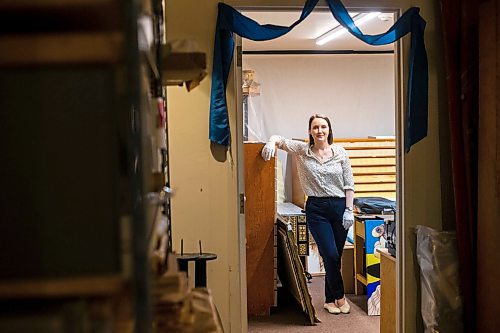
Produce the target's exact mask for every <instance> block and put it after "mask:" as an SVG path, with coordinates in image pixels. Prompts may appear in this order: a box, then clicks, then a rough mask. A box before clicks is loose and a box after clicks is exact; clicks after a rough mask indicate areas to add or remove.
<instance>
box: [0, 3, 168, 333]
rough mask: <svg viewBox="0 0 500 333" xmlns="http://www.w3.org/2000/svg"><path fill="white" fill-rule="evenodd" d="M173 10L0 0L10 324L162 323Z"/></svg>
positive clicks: (3, 273)
mask: <svg viewBox="0 0 500 333" xmlns="http://www.w3.org/2000/svg"><path fill="white" fill-rule="evenodd" d="M163 17H164V16H163V4H162V1H160V0H144V1H142V2H122V1H118V0H72V1H66V0H34V1H33V0H15V1H13V0H12V1H11V0H6V1H2V2H0V31H1V33H0V49H1V50H2V52H1V53H0V69H1V71H0V90H1V91H0V109H1V110H2V111H1V112H0V123H1V124H2V131H1V133H0V151H1V152H2V153H3V154H4V157H5V159H6V160H7V162H6V163H5V164H4V167H5V168H4V169H3V170H4V172H2V173H0V183H2V187H3V191H2V195H1V196H0V211H2V222H3V224H4V225H5V229H4V231H3V232H2V233H1V234H0V262H2V265H1V266H2V267H0V313H2V314H1V315H0V331H9V329H10V328H11V327H13V326H11V324H12V323H14V322H16V321H17V322H22V327H23V329H25V331H33V332H35V331H39V330H38V328H40V327H49V328H48V329H49V331H53V332H59V331H58V330H55V329H53V330H51V329H52V328H51V327H52V326H51V325H53V324H54V323H55V324H57V325H59V326H60V327H62V331H68V329H69V328H68V327H66V326H65V325H66V324H65V323H67V322H71V323H72V326H71V329H74V330H73V331H75V330H77V331H82V332H87V331H92V332H104V331H110V330H111V331H113V332H150V331H152V329H153V313H152V312H153V311H152V308H153V304H152V302H153V301H152V293H153V291H152V288H153V287H152V286H153V284H154V283H153V282H152V280H154V279H155V278H156V277H155V275H159V274H161V272H163V271H164V270H165V269H166V262H165V261H164V260H163V261H162V260H161V259H160V260H158V258H157V257H156V258H153V253H152V252H153V251H154V252H155V253H158V251H160V252H165V253H166V252H168V251H169V250H170V249H171V244H169V242H170V239H171V236H170V230H171V229H170V202H169V198H168V196H165V195H164V191H163V189H164V187H165V186H167V187H168V186H169V171H168V149H167V148H168V142H167V137H168V135H167V133H166V130H167V122H168V119H167V115H166V110H164V108H163V105H164V101H165V97H166V96H165V89H164V87H163V86H162V83H161V82H162V80H161V78H162V72H161V61H160V57H161V43H162V41H163V40H164V36H162V35H161V34H162V32H163V31H164V29H163V27H161V25H163ZM140 19H141V21H140ZM144 28H146V30H147V31H148V32H151V33H150V34H149V35H144V34H142V33H140V32H141V29H144ZM145 39H147V40H145ZM144 45H145V47H144ZM160 220H161V221H162V222H163V224H165V221H166V222H167V226H166V227H165V225H163V227H162V229H161V230H163V231H162V232H163V233H164V234H163V235H159V234H158V230H156V229H157V228H158V225H159V224H160V222H159V221H160ZM152 235H155V237H152ZM160 240H161V241H160ZM160 258H162V257H161V256H160ZM163 258H165V256H163ZM153 262H154V269H153V268H152V266H153ZM2 325H3V326H2ZM44 325H47V326H44ZM59 326H58V327H59ZM65 327H66V328H65Z"/></svg>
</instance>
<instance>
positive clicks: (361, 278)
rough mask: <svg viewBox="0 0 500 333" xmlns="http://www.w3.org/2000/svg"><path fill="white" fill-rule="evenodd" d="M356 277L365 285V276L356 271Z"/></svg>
mask: <svg viewBox="0 0 500 333" xmlns="http://www.w3.org/2000/svg"><path fill="white" fill-rule="evenodd" d="M356 279H357V280H358V281H359V282H361V283H362V284H364V285H365V286H366V277H364V276H363V275H361V274H359V273H358V274H356Z"/></svg>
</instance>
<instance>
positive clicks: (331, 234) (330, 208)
mask: <svg viewBox="0 0 500 333" xmlns="http://www.w3.org/2000/svg"><path fill="white" fill-rule="evenodd" d="M344 210H345V198H332V197H327V198H320V197H308V198H307V203H306V219H307V225H308V226H309V230H310V231H311V235H312V236H313V238H314V240H315V241H316V244H317V245H318V250H319V254H320V255H321V257H322V258H323V264H324V266H325V273H326V275H325V303H332V302H335V300H337V299H341V298H342V297H344V282H343V280H342V275H341V273H340V262H341V258H342V252H343V250H344V243H345V240H346V238H347V230H345V229H344V226H343V225H342V216H343V215H344Z"/></svg>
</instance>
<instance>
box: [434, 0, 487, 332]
mask: <svg viewBox="0 0 500 333" xmlns="http://www.w3.org/2000/svg"><path fill="white" fill-rule="evenodd" d="M441 15H442V20H443V36H444V55H445V68H446V83H447V89H448V113H449V119H450V137H451V140H450V141H451V161H452V179H453V192H454V198H455V224H456V231H457V241H458V242H457V243H458V255H459V263H460V282H461V289H462V296H463V309H464V317H463V318H464V326H465V332H474V331H475V318H476V311H481V309H478V308H477V307H476V301H477V300H476V297H475V293H476V289H475V288H476V280H475V274H476V261H477V258H476V248H477V246H476V239H477V238H476V237H477V235H476V234H477V232H476V230H477V203H478V201H477V200H478V197H477V195H478V182H477V177H478V175H477V160H478V130H479V128H478V120H479V90H478V87H479V84H478V81H479V67H478V50H479V46H478V38H477V36H478V5H477V3H476V1H472V0H441Z"/></svg>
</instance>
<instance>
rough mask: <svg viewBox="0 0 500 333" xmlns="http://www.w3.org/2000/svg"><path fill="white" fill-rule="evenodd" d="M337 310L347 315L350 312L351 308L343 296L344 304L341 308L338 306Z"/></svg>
mask: <svg viewBox="0 0 500 333" xmlns="http://www.w3.org/2000/svg"><path fill="white" fill-rule="evenodd" d="M338 309H339V310H340V312H342V313H349V312H350V311H351V306H350V305H349V303H347V298H345V296H344V304H343V305H342V306H339V307H338Z"/></svg>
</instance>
